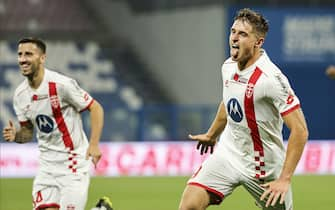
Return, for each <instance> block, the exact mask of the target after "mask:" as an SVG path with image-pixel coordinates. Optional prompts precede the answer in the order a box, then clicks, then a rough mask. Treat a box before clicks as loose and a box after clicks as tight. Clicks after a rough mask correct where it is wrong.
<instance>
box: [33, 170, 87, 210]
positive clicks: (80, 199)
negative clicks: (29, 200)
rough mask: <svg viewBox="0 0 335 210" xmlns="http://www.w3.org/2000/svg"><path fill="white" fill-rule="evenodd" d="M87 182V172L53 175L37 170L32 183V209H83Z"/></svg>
mask: <svg viewBox="0 0 335 210" xmlns="http://www.w3.org/2000/svg"><path fill="white" fill-rule="evenodd" d="M89 182H90V177H89V174H88V173H85V174H83V173H81V174H67V175H53V174H49V173H45V172H39V173H38V175H37V176H36V177H35V179H34V184H33V192H32V194H33V206H34V209H35V210H39V209H43V208H47V207H56V208H59V209H60V210H84V209H85V205H86V201H87V194H88V187H89Z"/></svg>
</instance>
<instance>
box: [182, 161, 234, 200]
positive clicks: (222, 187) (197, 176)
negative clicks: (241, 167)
mask: <svg viewBox="0 0 335 210" xmlns="http://www.w3.org/2000/svg"><path fill="white" fill-rule="evenodd" d="M239 177H240V175H239V173H238V172H237V170H235V169H234V168H233V167H232V165H231V164H230V163H229V161H228V160H227V159H225V158H222V157H220V156H215V155H211V156H209V157H208V158H207V159H206V160H205V161H204V162H203V163H202V165H201V166H200V168H199V169H198V170H197V171H196V172H195V173H194V174H193V175H192V177H191V178H190V179H189V180H188V183H187V184H188V186H195V187H197V188H202V190H204V191H205V192H207V193H208V195H209V204H210V205H212V204H220V203H221V202H222V201H223V200H224V198H226V197H227V196H229V195H230V194H231V193H232V192H233V190H234V189H235V188H236V187H237V186H238V185H239Z"/></svg>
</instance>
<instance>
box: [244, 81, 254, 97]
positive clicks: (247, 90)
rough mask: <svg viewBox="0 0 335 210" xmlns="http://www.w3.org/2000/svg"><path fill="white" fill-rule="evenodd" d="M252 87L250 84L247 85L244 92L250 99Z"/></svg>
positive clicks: (252, 91)
mask: <svg viewBox="0 0 335 210" xmlns="http://www.w3.org/2000/svg"><path fill="white" fill-rule="evenodd" d="M254 87H255V85H254V84H252V83H249V84H248V85H247V89H246V91H245V95H246V96H247V98H251V97H252V95H253V94H254Z"/></svg>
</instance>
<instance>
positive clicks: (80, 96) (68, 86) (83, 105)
mask: <svg viewBox="0 0 335 210" xmlns="http://www.w3.org/2000/svg"><path fill="white" fill-rule="evenodd" d="M62 91H64V100H65V101H66V102H68V103H69V104H71V105H72V106H74V107H75V108H76V110H77V111H78V112H82V111H85V110H86V109H87V108H88V107H89V106H90V105H91V104H92V103H93V101H94V100H93V98H92V97H91V96H90V94H89V93H87V92H86V91H85V90H83V89H82V88H81V87H80V86H79V85H78V83H77V81H75V80H73V79H70V80H69V81H68V82H67V83H65V84H64V86H63V90H62Z"/></svg>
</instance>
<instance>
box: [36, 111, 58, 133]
mask: <svg viewBox="0 0 335 210" xmlns="http://www.w3.org/2000/svg"><path fill="white" fill-rule="evenodd" d="M35 121H36V125H37V127H38V128H39V130H40V131H42V132H43V133H50V132H52V131H53V129H54V122H53V120H52V119H51V118H50V117H49V116H47V115H43V114H40V115H37V116H36V119H35Z"/></svg>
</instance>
